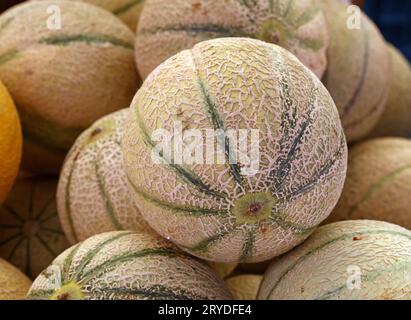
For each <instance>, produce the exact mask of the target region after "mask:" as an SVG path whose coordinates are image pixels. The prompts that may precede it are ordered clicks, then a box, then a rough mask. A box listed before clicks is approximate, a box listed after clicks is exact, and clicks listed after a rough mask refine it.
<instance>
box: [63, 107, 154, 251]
mask: <svg viewBox="0 0 411 320" xmlns="http://www.w3.org/2000/svg"><path fill="white" fill-rule="evenodd" d="M128 113H129V110H128V109H123V110H120V111H118V112H115V113H113V114H110V115H108V116H105V117H103V118H101V119H100V120H98V121H96V122H95V123H94V124H93V125H92V126H91V127H90V128H89V129H87V130H86V131H84V133H83V134H81V136H80V137H79V138H78V139H77V141H76V142H75V144H74V145H73V147H72V149H71V151H70V153H69V155H68V156H67V158H66V160H65V163H64V166H63V169H62V171H61V176H60V181H59V187H58V192H57V204H58V212H59V216H60V219H61V222H62V225H63V229H64V231H65V233H66V234H67V237H68V239H69V240H70V242H71V243H72V244H74V243H76V242H78V241H82V240H85V239H87V238H89V237H90V236H93V235H95V234H98V233H102V232H107V231H114V230H134V231H146V230H148V229H149V227H148V225H147V224H146V223H145V222H144V220H143V218H142V216H141V214H140V211H139V209H138V208H137V206H136V204H135V203H134V200H133V199H132V197H131V194H130V193H129V191H128V186H127V178H126V175H125V172H124V168H123V155H122V152H121V148H120V143H121V139H122V137H123V131H124V126H125V122H126V118H127V116H128Z"/></svg>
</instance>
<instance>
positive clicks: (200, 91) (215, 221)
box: [123, 38, 347, 263]
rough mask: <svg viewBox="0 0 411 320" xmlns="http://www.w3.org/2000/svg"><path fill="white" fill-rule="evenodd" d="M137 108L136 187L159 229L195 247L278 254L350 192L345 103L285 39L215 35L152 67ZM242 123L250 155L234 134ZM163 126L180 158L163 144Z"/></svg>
mask: <svg viewBox="0 0 411 320" xmlns="http://www.w3.org/2000/svg"><path fill="white" fill-rule="evenodd" d="M131 108H132V110H131V112H130V114H129V120H128V123H127V128H126V131H125V135H124V138H123V156H124V162H125V168H126V175H127V179H128V182H129V186H130V190H131V192H132V194H133V196H134V198H135V200H136V203H137V205H138V206H139V209H140V210H141V213H142V215H143V216H144V218H145V219H146V221H147V222H148V223H149V224H150V226H151V227H152V228H154V229H155V230H156V231H157V232H158V233H160V234H161V235H162V236H164V237H165V238H167V239H169V240H171V241H173V242H174V243H176V244H177V245H179V246H180V247H181V248H183V249H184V250H186V251H188V252H190V253H192V254H193V255H196V256H198V257H202V258H204V259H206V260H211V261H214V262H223V263H237V262H240V261H241V262H260V261H264V260H268V259H270V258H273V257H274V256H277V255H280V254H282V253H284V252H286V251H288V250H290V249H291V248H293V247H294V246H296V245H297V244H299V243H301V242H302V241H304V240H305V239H306V238H307V237H308V236H309V235H310V234H311V233H312V232H313V230H314V229H315V228H316V227H317V226H318V225H319V224H320V223H321V222H322V221H323V220H324V219H325V218H326V217H327V216H328V215H329V213H330V212H331V210H332V209H333V208H334V206H335V204H336V203H337V200H338V198H339V197H340V193H341V191H342V187H343V183H344V179H345V173H346V165H347V164H346V160H347V145H346V142H345V138H344V133H343V130H342V127H341V122H340V119H339V116H338V111H337V109H336V107H335V105H334V102H333V101H332V99H331V97H330V95H329V93H328V92H327V90H326V89H325V88H324V86H323V85H322V84H321V82H320V81H319V80H318V78H317V77H315V75H314V74H313V73H312V72H310V71H309V70H308V69H307V68H306V67H305V66H304V65H303V64H302V63H301V62H300V61H298V59H297V58H295V57H294V56H293V55H292V54H290V53H289V52H288V51H286V50H285V49H283V48H281V47H279V46H276V45H273V44H269V43H266V42H263V41H259V40H255V39H248V38H221V39H214V40H209V41H204V42H202V43H200V44H197V45H196V46H194V47H193V48H192V49H191V50H185V51H182V52H181V53H179V54H177V55H175V56H174V57H172V58H170V59H169V60H167V61H166V62H165V63H164V64H162V65H161V66H160V67H158V68H157V69H156V70H155V71H154V72H153V73H151V75H150V76H149V77H148V78H147V79H146V81H145V83H144V84H143V86H142V88H141V89H140V90H139V92H138V93H137V94H136V96H135V98H134V101H133V103H132V106H131ZM176 127H180V128H181V132H182V135H184V145H185V146H187V145H191V146H193V145H195V149H196V151H195V153H196V154H197V155H195V159H190V156H191V155H192V150H190V149H189V148H185V149H184V150H183V148H182V143H181V142H180V140H179V135H180V131H179V129H175V128H176ZM193 130H194V131H193ZM241 132H242V137H243V138H244V133H245V135H246V136H247V139H242V147H241V148H243V149H244V147H247V148H246V149H245V150H249V152H242V153H241V150H240V151H239V150H237V149H238V148H237V147H236V145H235V144H234V142H233V141H235V139H234V138H233V137H236V136H237V137H238V136H240V133H241ZM194 133H195V134H196V137H197V139H194V142H193V139H192V137H191V136H190V135H191V134H193V135H194ZM221 133H225V137H224V135H222V134H221ZM162 134H164V135H165V136H167V138H166V141H165V142H164V141H163V144H164V145H167V144H168V145H170V147H171V149H172V150H171V151H173V152H172V153H173V154H174V155H176V156H175V157H174V158H171V156H168V155H167V154H169V152H168V151H167V149H165V150H166V151H167V152H164V150H163V151H161V149H159V148H158V147H160V146H159V145H160V143H157V142H159V141H161V140H162V139H158V138H159V136H160V135H162ZM230 135H231V140H230ZM210 136H211V139H210ZM180 137H181V138H183V136H180ZM222 137H224V138H222ZM253 139H255V140H254V142H252V141H253ZM167 140H171V141H172V143H167ZM210 140H211V141H210ZM245 141H247V143H246V142H245ZM179 146H181V148H182V150H181V151H182V152H180V151H179ZM199 146H200V148H198V147H199ZM198 149H200V151H201V150H206V151H205V152H203V153H201V152H197V151H198ZM210 149H211V150H212V151H210ZM214 150H217V151H216V152H215V153H213V151H214ZM237 151H239V152H237ZM216 153H217V154H218V153H220V154H222V161H220V160H221V158H220V159H217V157H214V155H215V154H216ZM153 154H154V155H155V154H157V155H158V157H157V160H159V161H155V159H156V158H155V157H154V158H153V157H152V156H153ZM183 154H184V159H179V156H181V157H183ZM235 154H240V156H238V157H236V158H234V155H235ZM187 156H189V157H188V159H187ZM197 156H199V157H197ZM158 158H159V159H158ZM210 158H211V161H210ZM234 159H235V161H233V160H234ZM180 160H181V161H180ZM183 160H184V161H183Z"/></svg>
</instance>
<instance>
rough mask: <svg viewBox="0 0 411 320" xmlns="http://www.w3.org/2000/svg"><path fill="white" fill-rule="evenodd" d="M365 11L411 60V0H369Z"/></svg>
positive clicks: (366, 2) (387, 37)
mask: <svg viewBox="0 0 411 320" xmlns="http://www.w3.org/2000/svg"><path fill="white" fill-rule="evenodd" d="M365 11H366V12H367V14H368V15H369V16H370V17H371V18H372V19H373V20H374V21H375V23H376V24H377V25H378V27H379V28H380V29H381V32H382V33H383V34H384V37H385V38H386V39H387V41H389V42H391V43H393V44H394V45H395V46H396V47H397V48H399V49H400V50H401V51H402V52H403V53H404V54H405V55H406V56H407V57H408V60H409V61H411V0H367V1H365Z"/></svg>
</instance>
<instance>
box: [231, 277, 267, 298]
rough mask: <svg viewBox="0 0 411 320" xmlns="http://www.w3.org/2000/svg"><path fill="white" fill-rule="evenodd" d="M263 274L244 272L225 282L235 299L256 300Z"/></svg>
mask: <svg viewBox="0 0 411 320" xmlns="http://www.w3.org/2000/svg"><path fill="white" fill-rule="evenodd" d="M262 280H263V276H261V275H256V274H242V275H239V276H234V277H230V278H228V279H227V280H226V281H225V283H226V285H227V288H228V290H230V292H231V294H232V295H233V297H234V299H235V300H256V299H257V293H258V289H259V288H260V284H261V281H262Z"/></svg>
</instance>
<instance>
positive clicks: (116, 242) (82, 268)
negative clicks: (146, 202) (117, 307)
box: [28, 231, 231, 300]
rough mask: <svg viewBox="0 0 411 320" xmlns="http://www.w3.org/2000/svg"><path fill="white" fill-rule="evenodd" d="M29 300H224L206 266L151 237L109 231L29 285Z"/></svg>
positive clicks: (70, 252)
mask: <svg viewBox="0 0 411 320" xmlns="http://www.w3.org/2000/svg"><path fill="white" fill-rule="evenodd" d="M28 298H29V299H51V300H80V299H82V300H99V299H103V300H153V299H154V300H164V299H170V300H193V299H202V300H221V299H223V300H226V299H231V295H230V293H229V292H228V290H227V288H226V287H225V285H224V282H223V280H222V279H220V278H219V277H218V276H217V275H216V274H215V272H213V270H212V269H211V268H210V267H209V266H207V265H206V264H205V263H203V262H201V261H199V260H197V259H195V258H193V257H191V256H188V255H186V254H184V253H182V252H181V251H180V250H178V249H177V248H176V247H175V246H174V245H172V244H171V243H170V242H168V241H165V240H164V239H162V238H161V237H159V236H158V235H155V234H154V233H151V234H149V233H135V232H132V231H113V232H107V233H103V234H99V235H96V236H93V237H91V238H89V239H87V240H86V241H84V242H80V243H79V244H77V245H75V246H73V247H71V248H69V249H67V250H66V251H65V252H63V253H62V254H61V255H60V256H59V257H57V259H56V260H54V262H53V263H52V265H51V266H50V267H49V268H48V270H47V271H44V272H43V273H42V274H41V275H40V276H39V277H38V278H37V279H36V280H35V281H34V283H33V285H32V287H31V288H30V292H29V294H28Z"/></svg>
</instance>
